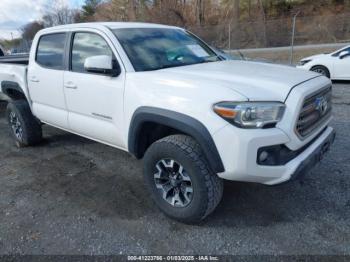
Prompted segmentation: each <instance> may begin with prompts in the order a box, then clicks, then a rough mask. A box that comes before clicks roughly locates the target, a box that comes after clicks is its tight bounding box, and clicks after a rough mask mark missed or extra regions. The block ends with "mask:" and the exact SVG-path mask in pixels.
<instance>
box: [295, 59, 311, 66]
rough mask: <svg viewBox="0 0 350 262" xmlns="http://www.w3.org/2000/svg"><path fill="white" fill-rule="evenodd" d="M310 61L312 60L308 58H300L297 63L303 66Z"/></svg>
mask: <svg viewBox="0 0 350 262" xmlns="http://www.w3.org/2000/svg"><path fill="white" fill-rule="evenodd" d="M311 61H312V60H311V59H309V60H301V61H299V63H298V65H299V66H303V65H306V64H307V63H309V62H311Z"/></svg>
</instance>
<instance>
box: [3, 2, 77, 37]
mask: <svg viewBox="0 0 350 262" xmlns="http://www.w3.org/2000/svg"><path fill="white" fill-rule="evenodd" d="M83 2H84V0H0V39H11V33H12V34H13V37H18V36H20V31H19V29H20V28H21V27H22V26H23V25H25V24H27V23H29V22H32V21H34V20H38V19H40V18H41V17H42V15H43V13H44V12H45V10H47V9H48V8H49V7H50V6H52V5H53V4H55V3H61V4H67V5H68V6H70V7H72V8H78V7H80V6H81V5H82V3H83Z"/></svg>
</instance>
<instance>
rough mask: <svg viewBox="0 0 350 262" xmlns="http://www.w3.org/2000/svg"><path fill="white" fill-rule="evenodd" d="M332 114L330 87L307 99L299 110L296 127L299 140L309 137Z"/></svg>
mask: <svg viewBox="0 0 350 262" xmlns="http://www.w3.org/2000/svg"><path fill="white" fill-rule="evenodd" d="M331 112H332V87H331V86H330V87H327V88H325V89H323V90H321V91H319V92H317V93H316V94H312V95H311V96H309V97H307V98H306V99H305V101H304V103H303V106H302V108H301V111H300V114H299V118H298V121H297V125H296V133H297V135H299V137H300V138H306V137H307V136H309V135H311V134H312V133H313V131H315V130H316V129H317V128H318V127H319V126H320V125H321V124H322V123H323V122H324V121H326V120H327V119H328V118H329V117H330V115H331Z"/></svg>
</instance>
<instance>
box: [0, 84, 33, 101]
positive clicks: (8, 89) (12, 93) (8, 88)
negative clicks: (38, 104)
mask: <svg viewBox="0 0 350 262" xmlns="http://www.w3.org/2000/svg"><path fill="white" fill-rule="evenodd" d="M1 91H2V93H4V94H5V95H6V96H7V97H8V98H10V99H12V100H22V99H24V100H27V97H26V95H25V93H24V92H23V90H22V88H21V87H20V85H19V84H18V83H17V82H13V81H2V82H1Z"/></svg>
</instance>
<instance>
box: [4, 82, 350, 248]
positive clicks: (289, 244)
mask: <svg viewBox="0 0 350 262" xmlns="http://www.w3.org/2000/svg"><path fill="white" fill-rule="evenodd" d="M334 103H335V105H334V113H335V119H334V121H333V124H332V125H333V126H334V127H335V128H336V130H337V133H338V138H337V140H336V142H335V144H334V146H333V148H332V150H331V152H330V153H329V154H328V155H327V157H326V158H325V159H324V160H323V161H322V163H321V164H319V165H318V166H317V167H316V168H314V169H313V171H311V172H310V173H308V174H307V176H306V177H305V178H304V179H303V180H302V181H294V182H291V183H288V184H284V185H280V186H275V187H267V186H263V185H256V184H247V183H234V182H226V184H225V193H224V198H223V201H222V203H221V204H220V205H219V207H218V208H217V210H216V212H215V213H214V214H213V215H211V216H210V217H209V218H208V219H207V220H206V221H205V222H204V223H203V224H202V225H199V226H189V225H183V224H180V223H177V222H174V221H172V220H169V219H168V218H166V217H165V216H164V215H163V214H162V213H161V212H160V211H158V209H157V208H156V207H155V206H154V205H153V203H152V202H151V200H150V199H149V197H148V194H147V192H146V190H145V188H144V186H143V182H142V170H141V167H142V161H137V160H135V159H133V158H132V157H130V156H129V155H128V154H126V153H124V152H121V151H118V150H116V149H113V148H110V147H108V146H104V145H101V144H98V143H95V142H92V141H89V140H86V139H83V138H80V137H77V136H75V135H71V134H68V133H65V132H62V131H59V130H57V129H54V128H51V127H47V126H45V128H44V136H45V142H44V143H43V144H42V145H40V146H37V147H34V148H25V149H17V148H16V147H15V146H14V144H13V141H12V140H11V138H10V136H9V132H8V128H7V125H6V123H5V119H4V106H2V107H1V110H0V144H1V147H0V156H1V158H0V254H14V253H16V254H138V255H140V254H198V253H199V254H204V253H205V254H209V253H210V254H240V255H244V254H259V255H261V254H284V255H292V254H293V255H298V254H350V190H349V189H350V179H349V178H350V175H349V174H350V173H349V172H350V155H349V152H350V151H349V150H350V136H349V131H350V106H349V105H350V84H347V83H337V84H335V85H334Z"/></svg>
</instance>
